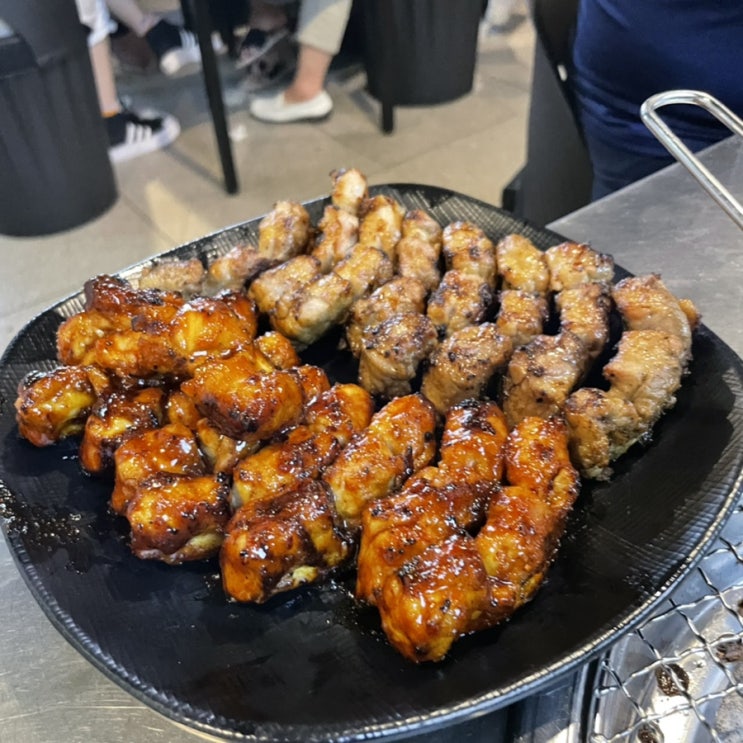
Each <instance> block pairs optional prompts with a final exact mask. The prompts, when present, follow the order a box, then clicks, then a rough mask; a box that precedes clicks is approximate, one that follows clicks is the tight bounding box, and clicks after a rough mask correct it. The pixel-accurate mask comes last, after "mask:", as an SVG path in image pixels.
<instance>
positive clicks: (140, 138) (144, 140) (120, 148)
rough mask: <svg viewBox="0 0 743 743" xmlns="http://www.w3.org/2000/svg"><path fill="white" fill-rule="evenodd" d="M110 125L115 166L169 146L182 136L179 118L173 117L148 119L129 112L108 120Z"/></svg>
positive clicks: (110, 155) (108, 127) (109, 149)
mask: <svg viewBox="0 0 743 743" xmlns="http://www.w3.org/2000/svg"><path fill="white" fill-rule="evenodd" d="M150 113H154V112H150ZM106 126H107V129H108V136H109V148H108V154H109V157H110V158H111V161H112V162H115V163H118V162H123V161H125V160H131V159H132V158H134V157H139V156H140V155H146V154H147V153H148V152H154V151H155V150H159V149H161V148H163V147H167V146H168V145H169V144H170V143H171V142H173V141H175V140H176V139H177V137H178V135H179V134H180V133H181V127H180V124H179V123H178V119H176V118H175V117H174V116H171V115H170V114H163V113H157V114H156V115H147V116H145V115H143V114H141V113H135V112H134V111H129V110H126V109H124V110H123V111H121V112H120V113H118V114H116V116H112V117H111V118H110V119H106Z"/></svg>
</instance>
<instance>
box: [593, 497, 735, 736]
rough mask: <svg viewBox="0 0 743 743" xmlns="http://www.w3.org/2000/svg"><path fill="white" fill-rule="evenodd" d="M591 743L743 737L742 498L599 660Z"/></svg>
mask: <svg viewBox="0 0 743 743" xmlns="http://www.w3.org/2000/svg"><path fill="white" fill-rule="evenodd" d="M589 720H590V723H589V730H590V740H591V741H592V743H630V742H631V743H635V742H636V743H662V742H665V743H671V742H675V741H679V743H681V742H683V743H703V742H704V743H706V742H707V741H715V742H718V741H719V742H720V743H741V742H743V501H741V502H740V503H739V504H738V506H737V508H736V510H735V511H734V513H733V514H732V516H731V517H730V520H729V521H728V523H727V524H726V526H725V528H724V529H723V531H722V533H721V535H720V537H719V538H718V539H717V541H716V542H715V544H714V545H713V546H712V548H711V549H710V551H709V552H708V553H707V555H706V556H705V557H704V558H703V559H702V561H701V562H700V564H699V565H698V567H697V568H696V569H695V570H694V571H693V572H692V573H691V574H690V575H688V576H687V577H686V578H685V579H684V580H683V581H682V582H681V583H680V584H679V587H678V588H677V589H676V590H675V591H674V592H673V593H672V594H671V596H670V597H669V598H668V599H667V600H666V601H665V602H664V603H663V604H662V605H661V606H660V607H659V609H658V611H657V612H656V614H655V615H654V616H653V618H652V619H650V620H649V621H647V622H645V624H643V625H642V626H641V627H640V628H639V629H638V630H636V631H635V632H632V633H630V634H629V635H627V636H626V637H624V638H623V639H622V640H620V641H619V642H618V643H617V644H616V645H615V646H614V647H613V648H612V649H611V651H610V652H609V653H608V654H607V655H605V656H604V657H603V658H602V660H601V661H600V663H599V668H598V673H597V676H596V682H595V684H594V688H593V692H592V699H591V713H590V714H589Z"/></svg>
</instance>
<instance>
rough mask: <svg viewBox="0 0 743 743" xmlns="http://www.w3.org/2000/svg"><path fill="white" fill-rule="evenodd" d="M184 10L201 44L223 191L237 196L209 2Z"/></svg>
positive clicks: (190, 3)
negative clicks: (220, 165) (213, 42)
mask: <svg viewBox="0 0 743 743" xmlns="http://www.w3.org/2000/svg"><path fill="white" fill-rule="evenodd" d="M181 6H182V7H183V6H186V7H184V15H187V14H188V13H189V11H190V15H191V17H192V18H193V22H194V30H195V32H196V37H197V38H198V40H199V49H200V50H201V70H202V74H203V76H204V87H205V88H206V97H207V100H208V101H209V109H210V111H211V115H212V122H213V124H214V134H215V136H216V138H217V149H218V150H219V159H220V161H221V163H222V173H223V174H224V187H225V190H226V191H227V193H230V194H234V193H237V191H238V190H239V186H238V183H237V174H236V172H235V163H234V160H233V157H232V145H231V143H230V135H229V132H228V130H227V117H226V115H225V110H224V100H223V98H222V83H221V81H220V78H219V69H218V68H217V59H216V55H215V54H214V47H213V46H212V23H211V18H210V16H209V8H208V3H207V0H181Z"/></svg>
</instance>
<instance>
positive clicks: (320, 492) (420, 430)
mask: <svg viewBox="0 0 743 743" xmlns="http://www.w3.org/2000/svg"><path fill="white" fill-rule="evenodd" d="M434 430H435V416H434V412H433V409H432V408H431V406H430V404H429V403H428V402H426V401H425V400H424V399H423V398H422V397H421V396H420V395H409V396H408V397H402V398H397V399H396V400H394V401H392V402H391V403H388V405H386V406H385V407H384V408H382V409H381V410H380V411H378V412H377V413H376V414H375V415H374V416H373V418H372V420H371V423H370V425H369V426H368V427H367V428H366V429H364V430H363V431H360V432H359V433H357V434H356V435H355V436H354V437H353V438H352V440H351V442H350V444H349V445H348V446H347V447H346V448H345V449H343V450H342V451H341V453H340V455H339V456H338V457H337V459H336V460H335V461H334V462H333V464H332V465H331V466H330V467H329V468H328V469H327V470H326V471H325V473H324V474H323V475H322V477H321V479H320V480H312V479H309V480H308V479H305V480H303V481H302V482H301V483H300V484H299V486H298V487H297V488H296V489H295V490H292V491H288V492H282V493H281V494H280V495H279V496H278V497H276V498H265V499H261V498H257V499H255V500H249V501H248V502H247V503H245V505H243V506H242V507H241V508H240V509H238V511H237V512H236V514H235V515H234V517H233V518H232V520H231V521H230V524H229V525H228V528H227V538H226V539H225V542H224V545H223V547H222V552H221V567H222V578H223V585H224V588H225V591H226V592H227V594H228V595H229V596H231V597H232V598H234V599H236V600H238V601H255V602H263V601H266V600H267V599H268V598H270V597H271V596H273V595H274V594H276V593H278V592H281V591H286V590H290V589H292V588H296V587H297V586H299V585H304V584H307V583H311V582H314V581H315V580H318V579H320V578H321V577H322V576H324V575H325V574H326V573H327V572H329V571H330V570H332V569H334V568H336V567H338V565H340V564H341V563H343V562H345V561H346V560H347V559H348V558H349V557H350V556H351V554H352V550H353V547H354V545H355V543H356V535H357V531H358V522H359V517H360V513H361V510H362V508H363V506H364V504H365V503H366V502H367V501H368V500H373V499H375V498H383V497H386V496H387V495H389V494H390V493H391V492H393V491H394V490H396V489H397V488H399V487H400V486H401V485H402V484H403V483H404V482H405V480H406V479H407V478H408V477H409V476H410V475H412V474H413V473H414V472H416V471H417V470H418V469H420V468H422V467H424V466H425V465H426V464H428V463H429V462H430V461H431V459H432V458H433V456H434V454H435V450H436V446H435V438H434Z"/></svg>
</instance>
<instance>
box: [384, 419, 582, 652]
mask: <svg viewBox="0 0 743 743" xmlns="http://www.w3.org/2000/svg"><path fill="white" fill-rule="evenodd" d="M505 446H506V449H505V460H506V476H507V479H508V481H509V483H510V485H509V486H507V487H504V488H503V489H502V491H501V492H499V493H497V494H496V495H494V496H493V497H492V498H491V500H490V505H489V507H488V510H487V517H486V521H485V524H484V526H483V527H482V528H481V529H480V531H479V533H478V534H477V536H475V537H473V536H471V535H470V533H469V532H468V531H466V530H459V531H455V532H453V533H451V534H449V535H448V536H446V537H445V538H444V539H442V540H441V541H439V542H436V543H435V544H431V545H430V546H428V547H427V548H426V549H424V550H423V551H422V552H420V553H419V554H417V555H415V556H414V557H412V558H411V559H410V560H408V561H407V562H405V563H404V565H402V566H401V567H399V568H398V569H397V570H396V571H395V572H394V573H392V575H390V576H389V577H388V578H387V579H386V580H385V581H384V584H383V587H382V590H381V592H379V593H378V595H377V605H378V607H379V609H380V615H381V617H382V626H383V628H384V631H385V633H386V634H387V637H388V639H389V640H390V642H391V643H392V645H394V647H395V648H396V649H397V650H398V651H399V652H400V653H401V654H402V655H404V656H405V657H406V658H408V659H409V660H412V661H414V662H422V661H437V660H441V659H442V658H443V657H444V656H445V655H446V653H447V652H448V651H449V649H450V647H451V645H452V644H453V642H454V641H455V640H456V639H457V638H459V637H461V636H463V635H466V634H469V633H471V632H475V631H478V630H483V629H487V628H488V627H492V626H494V625H495V624H497V623H499V622H501V621H503V620H504V619H506V618H508V617H509V616H510V615H511V614H513V612H514V611H516V609H518V608H519V607H520V606H521V605H523V604H524V603H525V602H527V601H529V600H530V599H531V598H532V597H533V595H534V593H535V592H536V590H537V589H538V587H539V585H540V584H541V581H542V579H543V577H544V574H545V571H546V569H547V567H548V566H549V564H550V562H551V561H552V559H553V557H554V554H555V551H556V547H557V544H558V542H559V539H560V536H561V535H562V532H563V530H564V526H565V519H566V516H567V514H568V512H569V510H570V507H571V506H572V504H573V502H574V500H575V498H576V496H577V493H578V476H577V472H576V471H575V470H574V469H573V467H572V465H571V464H570V459H569V457H568V448H567V433H566V429H565V424H564V423H563V422H562V421H561V420H560V419H557V418H552V419H549V420H543V419H541V418H528V419H525V420H524V421H522V422H521V423H520V424H519V426H518V427H517V428H516V429H514V430H513V431H512V432H511V433H510V434H509V437H508V439H507V442H506V445H505Z"/></svg>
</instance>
